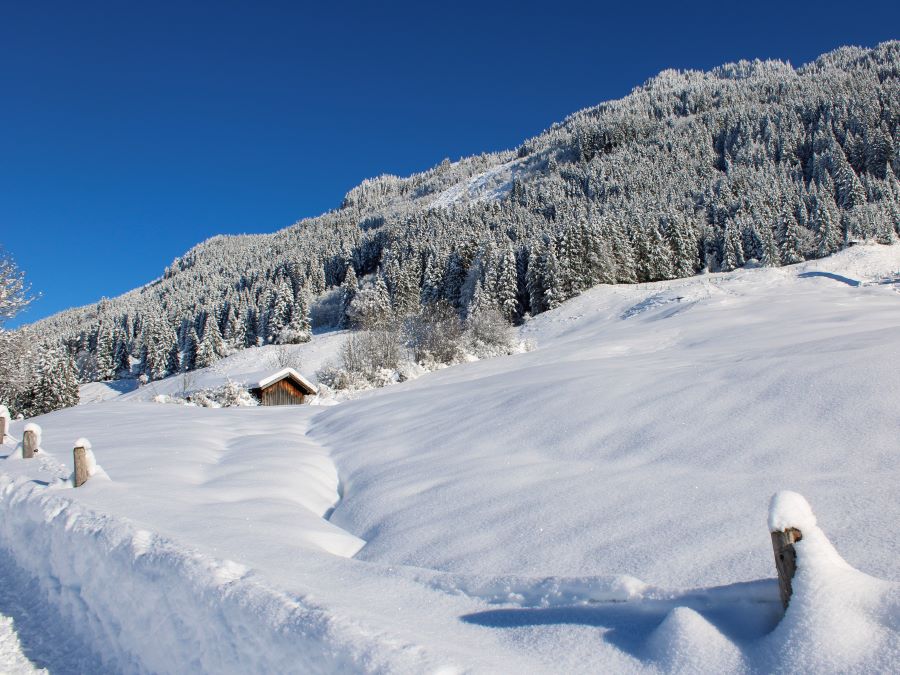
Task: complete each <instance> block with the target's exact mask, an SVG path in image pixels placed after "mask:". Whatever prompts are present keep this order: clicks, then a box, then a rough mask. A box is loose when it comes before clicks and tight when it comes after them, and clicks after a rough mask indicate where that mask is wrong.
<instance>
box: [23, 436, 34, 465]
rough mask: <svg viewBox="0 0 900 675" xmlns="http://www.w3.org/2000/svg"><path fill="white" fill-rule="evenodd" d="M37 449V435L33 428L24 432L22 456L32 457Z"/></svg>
mask: <svg viewBox="0 0 900 675" xmlns="http://www.w3.org/2000/svg"><path fill="white" fill-rule="evenodd" d="M35 450H37V436H36V435H35V433H34V432H33V431H31V430H29V431H26V432H25V433H24V434H22V457H24V458H25V459H31V458H32V457H34V451H35Z"/></svg>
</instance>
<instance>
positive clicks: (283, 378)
mask: <svg viewBox="0 0 900 675" xmlns="http://www.w3.org/2000/svg"><path fill="white" fill-rule="evenodd" d="M250 393H251V394H253V395H254V396H255V397H256V398H258V399H259V403H260V405H300V404H301V403H303V400H304V399H305V398H306V397H307V396H312V395H314V394H315V393H316V387H315V385H314V384H313V383H312V382H310V381H309V380H307V379H306V378H305V377H303V376H302V375H301V374H300V373H298V372H297V371H296V370H294V369H293V368H284V369H282V370H279V371H278V372H277V373H274V374H272V375H269V377H267V378H265V379H264V380H260V381H259V383H258V384H257V385H256V386H255V387H251V388H250Z"/></svg>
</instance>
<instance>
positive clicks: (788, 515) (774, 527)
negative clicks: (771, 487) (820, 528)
mask: <svg viewBox="0 0 900 675" xmlns="http://www.w3.org/2000/svg"><path fill="white" fill-rule="evenodd" d="M815 527H816V516H815V515H814V514H813V512H812V507H810V505H809V502H807V501H806V499H804V497H803V495H799V494H797V493H796V492H791V491H790V490H782V491H781V492H776V493H775V494H774V495H772V501H771V502H769V531H770V532H784V531H785V530H788V529H791V528H793V529H796V530H800V532H801V533H804V532H808V531H812V530H813V528H815Z"/></svg>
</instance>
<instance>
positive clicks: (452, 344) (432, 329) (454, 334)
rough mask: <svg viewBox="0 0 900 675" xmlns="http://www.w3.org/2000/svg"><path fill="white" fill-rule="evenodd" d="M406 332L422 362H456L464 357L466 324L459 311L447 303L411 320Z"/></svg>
mask: <svg viewBox="0 0 900 675" xmlns="http://www.w3.org/2000/svg"><path fill="white" fill-rule="evenodd" d="M404 332H405V335H406V339H407V345H408V346H409V348H410V349H411V350H412V352H413V357H414V358H415V360H416V361H417V362H418V363H438V364H440V363H455V362H456V361H458V360H459V359H460V357H461V356H462V352H463V350H462V343H463V340H462V336H463V327H462V322H461V321H460V320H459V315H458V314H457V313H456V310H455V309H453V307H452V306H451V305H450V304H449V303H447V302H445V301H443V300H441V301H438V302H435V303H432V304H430V305H427V306H426V307H425V308H423V309H422V311H421V312H419V314H416V315H415V316H411V317H409V318H407V320H406V322H405V324H404Z"/></svg>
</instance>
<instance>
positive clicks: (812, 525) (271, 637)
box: [0, 247, 900, 672]
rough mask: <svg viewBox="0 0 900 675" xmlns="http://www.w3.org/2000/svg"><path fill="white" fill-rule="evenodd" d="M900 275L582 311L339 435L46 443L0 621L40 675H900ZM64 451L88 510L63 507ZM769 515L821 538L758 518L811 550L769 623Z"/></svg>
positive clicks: (233, 414) (122, 427) (291, 431)
mask: <svg viewBox="0 0 900 675" xmlns="http://www.w3.org/2000/svg"><path fill="white" fill-rule="evenodd" d="M898 271H900V247H856V248H853V249H849V250H847V251H845V252H843V253H841V254H839V255H837V256H835V257H834V258H831V259H827V260H821V261H816V262H814V263H806V264H803V265H799V266H794V267H786V268H780V269H748V270H739V271H737V272H734V273H730V274H717V275H708V276H702V277H697V278H693V279H687V280H679V281H674V282H664V283H656V284H645V285H641V286H632V287H608V286H607V287H598V288H595V289H593V290H591V291H589V292H588V293H586V294H585V295H583V296H581V297H579V298H576V299H574V300H572V301H570V302H568V303H566V304H565V305H564V306H562V307H560V308H559V309H557V310H554V311H553V312H549V313H546V314H543V315H541V316H539V317H537V318H536V319H534V320H532V321H530V322H529V323H528V324H527V325H526V326H524V327H523V328H522V334H523V337H526V338H531V339H533V340H534V341H535V342H536V343H537V346H538V348H537V350H535V351H533V352H531V353H526V354H520V355H516V356H511V357H504V358H498V359H494V360H490V361H482V362H477V363H470V364H465V365H461V366H456V367H453V368H448V369H446V370H443V371H439V372H436V373H431V374H428V375H425V376H423V377H421V378H419V379H417V380H415V381H411V382H407V383H403V384H399V385H394V386H391V387H388V388H385V389H383V390H379V391H374V392H370V393H367V394H364V395H362V396H360V397H359V398H358V399H357V400H353V401H348V402H345V403H342V404H340V405H336V406H332V407H324V408H323V407H313V406H303V407H297V408H280V409H278V408H250V409H220V410H210V409H201V408H189V407H184V406H172V405H161V404H155V403H150V402H147V401H148V400H149V399H151V398H152V396H148V393H149V392H148V391H145V390H147V389H148V388H146V387H145V388H141V389H138V390H137V391H134V392H130V393H126V394H124V395H122V396H117V397H115V398H113V399H111V400H108V401H105V402H100V403H91V404H88V405H83V406H79V407H78V408H75V409H71V410H67V411H62V412H59V413H54V414H51V415H47V416H43V417H42V418H39V419H38V420H37V421H38V423H39V424H40V425H41V426H42V427H43V440H42V447H43V451H42V452H41V453H39V455H38V457H37V458H36V459H34V460H22V459H20V458H17V457H16V455H15V453H14V452H13V448H14V441H11V440H9V439H7V442H6V444H5V445H4V453H3V454H7V453H9V454H10V456H9V458H8V459H6V460H5V461H0V512H2V513H0V550H2V553H3V558H4V561H8V563H9V564H4V565H3V569H4V572H3V575H4V577H3V582H4V584H5V585H6V586H7V587H8V588H12V589H14V596H15V597H12V598H11V599H10V600H9V601H7V600H3V605H2V606H0V613H5V614H6V615H7V616H11V617H12V618H13V619H15V625H16V628H17V629H18V631H19V639H20V642H21V644H22V647H23V650H24V653H25V655H26V656H28V657H29V658H30V659H31V660H32V661H33V662H34V663H36V664H37V665H39V666H40V665H49V666H50V667H51V670H58V669H59V664H61V663H64V662H62V661H59V660H56V659H55V658H54V656H53V654H52V649H50V650H49V653H48V648H47V646H46V645H47V643H48V642H52V640H47V639H46V635H48V634H49V635H51V636H52V635H55V634H59V635H61V636H64V637H65V638H66V639H67V640H68V643H67V644H69V645H73V644H77V646H78V649H79V650H80V653H83V654H85V656H84V658H85V659H86V661H85V664H87V665H85V667H88V666H90V665H91V664H93V665H94V666H97V664H99V666H97V667H101V666H102V667H105V668H109V669H110V670H115V671H129V672H132V671H144V672H149V671H154V672H185V671H187V670H191V671H217V672H250V671H257V672H258V671H283V672H289V671H290V672H316V671H336V670H339V671H347V670H361V671H391V672H423V671H429V670H439V669H446V671H447V672H452V671H467V670H472V671H479V672H481V671H486V672H525V671H527V672H561V671H572V672H597V671H607V672H608V671H617V672H621V671H626V672H627V671H636V672H643V671H650V672H658V671H677V672H685V671H697V670H703V671H710V672H711V671H716V672H741V671H760V672H762V671H771V670H779V669H780V670H785V671H795V672H809V671H834V672H837V671H840V672H847V671H853V670H858V671H866V670H868V671H872V672H884V671H890V670H896V669H897V668H898V667H900V642H898V635H900V597H898V590H897V589H898V585H897V581H898V580H900V567H898V565H897V554H896V552H897V550H898V543H900V536H898V528H897V522H900V504H898V502H897V500H896V485H897V482H898V479H900V455H898V453H897V451H896V430H897V429H898V428H900V406H898V402H900V380H898V378H897V372H896V367H895V366H894V364H895V363H897V362H898V359H900V340H898V339H897V337H896V336H897V334H898V329H900V294H898V292H897V291H898V290H900V284H898V283H897V272H898ZM338 339H339V336H336V335H333V334H332V335H328V336H319V337H317V338H315V339H314V340H313V342H312V343H310V344H309V345H304V346H303V347H302V348H301V350H300V351H301V357H302V358H304V359H305V360H306V358H307V357H304V356H303V351H304V350H308V351H309V354H310V356H309V358H308V360H309V361H310V362H313V361H314V360H315V358H317V357H316V356H313V355H316V354H318V355H319V357H321V356H322V355H324V354H326V353H329V352H330V353H333V351H334V348H335V345H336V344H338ZM260 351H261V350H247V351H245V352H242V353H241V354H238V355H236V356H235V357H232V358H231V359H230V360H228V361H226V362H222V363H220V364H217V366H216V368H215V370H211V371H209V372H206V373H199V374H198V375H197V376H196V377H197V379H198V380H199V381H201V382H204V381H210V382H212V381H213V380H215V378H219V379H221V380H224V379H225V378H227V377H233V378H234V379H239V378H240V377H242V376H247V377H249V376H250V375H251V374H254V373H256V372H262V373H264V374H266V373H265V371H266V370H267V368H268V366H265V365H260V364H259V363H258V362H254V359H253V355H254V354H256V356H258V355H259V354H260ZM229 364H231V365H229ZM229 368H233V370H234V372H233V373H232V372H230V371H229ZM304 372H306V368H305V367H304ZM254 376H255V375H254ZM204 378H205V379H204ZM175 380H177V378H172V379H171V380H170V381H166V382H163V383H160V384H157V385H154V387H155V389H156V391H157V392H159V391H160V390H162V389H165V388H171V389H172V391H173V392H175V391H177V387H178V386H179V385H178V383H177V382H176V381H175ZM21 431H22V422H15V423H13V425H12V434H13V435H14V436H15V437H16V438H18V437H19V436H20V434H21ZM78 436H85V437H86V438H88V439H90V441H91V443H92V445H93V451H94V453H95V455H96V458H97V462H98V463H99V464H100V465H102V467H103V468H104V469H105V470H106V473H107V474H108V476H109V480H94V479H91V481H89V482H88V484H87V485H86V486H84V487H82V488H79V489H77V490H73V489H71V488H70V487H68V485H67V484H66V483H65V482H63V480H62V479H65V478H67V477H68V475H69V473H70V472H71V452H72V445H73V442H74V440H75V439H76V438H77V437H78ZM786 488H787V489H791V490H795V491H796V492H798V493H800V494H802V495H804V497H805V498H806V499H808V500H809V502H810V503H811V504H812V506H813V507H814V509H815V513H816V515H817V516H818V518H815V517H814V516H812V510H804V508H806V509H808V506H804V505H805V504H806V502H805V501H803V502H802V503H801V502H799V501H797V500H796V499H793V498H782V500H781V502H778V501H777V500H776V504H782V506H783V508H774V509H773V510H772V512H771V513H770V514H769V517H770V519H771V524H772V525H773V526H775V527H779V528H781V527H785V526H788V524H793V525H795V526H798V527H799V528H800V529H801V530H802V531H803V539H802V540H801V541H800V542H798V543H797V545H796V548H797V555H798V573H797V576H796V578H795V583H794V597H793V599H792V601H791V605H790V607H789V609H788V611H787V614H786V615H785V617H784V619H782V620H780V619H781V613H782V611H781V603H780V600H779V596H778V587H777V582H776V581H775V579H774V576H775V568H774V563H773V559H772V551H771V544H770V542H769V536H768V527H767V525H768V524H769V523H767V512H766V505H767V504H768V501H769V498H770V497H771V495H772V494H773V493H776V492H778V491H780V490H783V489H786ZM801 499H802V498H801ZM785 504H786V505H787V506H784V505H785ZM798 504H799V505H800V506H799V507H798ZM820 528H821V529H820ZM826 532H827V538H826V534H825V533H826ZM829 540H830V541H829ZM831 542H833V545H832V543H831ZM836 551H840V555H838V553H837V552H836ZM841 556H843V557H841ZM870 575H871V576H870ZM0 600H2V598H0ZM21 607H25V608H28V609H27V611H26V610H22V609H20V608H21ZM35 614H38V615H40V616H43V617H46V619H45V620H44V621H42V622H41V632H42V633H43V634H44V636H45V637H44V639H39V638H38V637H37V636H36V635H33V634H32V633H33V632H34V631H32V629H31V628H30V627H29V622H28V620H27V617H28V616H29V615H35ZM779 620H780V622H779ZM0 625H2V623H0ZM786 654H789V655H790V658H787V659H785V655H786ZM63 669H64V668H63ZM90 669H92V670H96V667H93V666H91V667H90Z"/></svg>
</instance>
